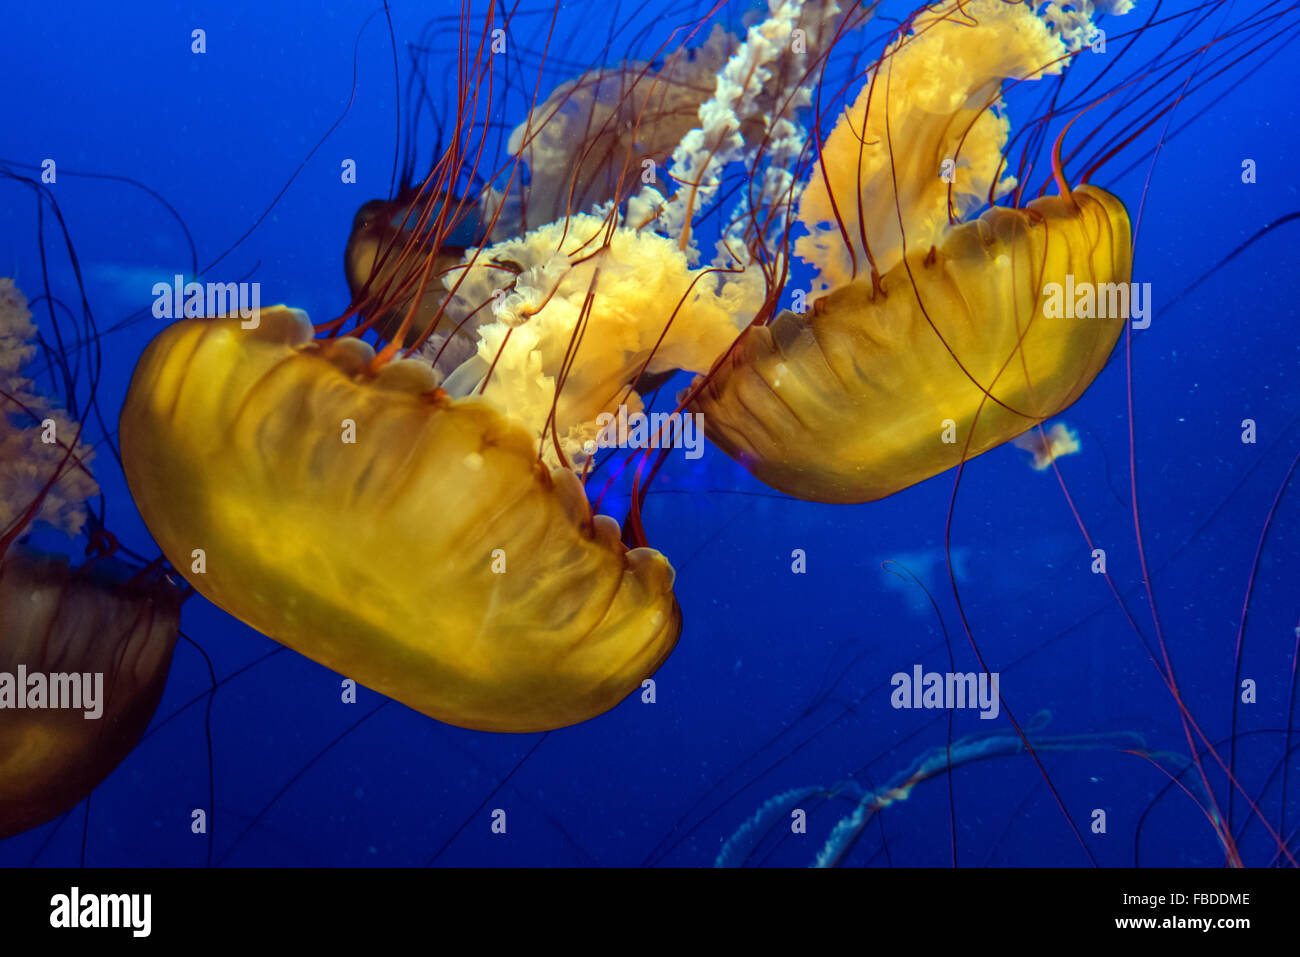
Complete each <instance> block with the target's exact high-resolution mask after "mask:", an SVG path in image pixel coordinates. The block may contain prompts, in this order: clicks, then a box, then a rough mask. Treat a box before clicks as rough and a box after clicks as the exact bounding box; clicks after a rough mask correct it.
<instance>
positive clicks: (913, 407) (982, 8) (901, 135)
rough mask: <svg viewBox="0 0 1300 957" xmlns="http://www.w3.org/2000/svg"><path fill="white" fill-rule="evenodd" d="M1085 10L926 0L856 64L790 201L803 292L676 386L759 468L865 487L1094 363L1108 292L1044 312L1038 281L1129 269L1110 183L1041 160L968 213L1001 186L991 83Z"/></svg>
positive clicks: (1100, 358) (1000, 420) (984, 427)
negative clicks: (1031, 190)
mask: <svg viewBox="0 0 1300 957" xmlns="http://www.w3.org/2000/svg"><path fill="white" fill-rule="evenodd" d="M1049 6H1051V5H1049ZM1054 17H1056V18H1059V19H1053V18H1054ZM1090 27H1091V23H1090V21H1088V19H1087V17H1086V15H1083V14H1062V13H1060V12H1059V11H1058V10H1056V8H1055V7H1054V6H1052V9H1051V10H1050V11H1048V13H1047V14H1045V15H1044V16H1043V17H1040V16H1038V15H1036V13H1035V11H1034V9H1033V8H1031V7H1030V6H1028V5H1025V4H1011V3H1003V2H1001V0H988V2H973V3H971V2H963V3H960V4H950V5H941V6H937V7H933V8H929V9H925V10H922V11H918V12H917V13H916V14H915V15H914V16H913V17H911V18H910V19H909V20H908V21H907V22H906V23H905V24H904V26H903V27H902V28H900V30H899V33H898V36H897V38H896V39H895V40H894V42H893V43H891V44H890V46H889V47H888V48H887V49H886V51H885V53H884V54H883V55H882V56H881V58H880V59H879V60H878V61H877V63H876V65H875V66H874V67H873V68H872V69H870V70H868V71H867V76H866V78H865V80H864V81H863V85H862V89H861V93H860V94H859V95H858V97H857V99H856V101H855V102H854V103H853V104H852V106H850V107H849V108H848V109H846V110H845V112H844V113H843V115H842V116H841V117H840V119H839V121H838V122H837V123H836V125H835V128H834V129H833V130H832V132H831V133H830V135H829V137H828V138H827V139H826V142H825V144H824V146H823V148H822V150H821V154H820V156H819V157H818V161H817V165H816V168H815V169H814V170H813V172H812V175H811V178H810V180H809V183H808V186H807V188H806V189H805V190H804V191H803V194H802V197H801V198H800V202H799V221H800V222H801V223H802V224H803V225H804V226H805V227H806V228H807V230H808V234H807V235H805V236H803V237H801V238H800V239H799V240H798V241H797V242H796V243H795V250H796V253H797V254H798V255H800V256H801V257H802V258H804V259H805V260H806V261H807V262H809V263H811V264H812V265H813V267H814V268H815V269H816V277H815V279H814V281H813V284H814V291H816V292H820V293H821V295H820V296H819V297H818V298H817V299H816V300H815V301H814V303H813V306H812V309H811V311H810V312H808V313H806V314H800V313H797V312H791V311H787V312H783V313H781V314H780V315H778V316H777V317H776V318H775V320H774V321H772V322H771V324H756V325H754V326H751V327H750V328H749V329H747V330H746V331H745V334H744V335H743V336H742V337H741V338H740V340H739V341H738V342H737V344H736V346H735V348H734V349H732V350H731V351H730V352H729V353H728V355H727V356H726V357H724V358H723V359H722V360H721V362H720V363H719V365H718V367H717V368H715V369H714V370H713V371H712V372H711V373H710V374H709V376H708V377H707V378H702V379H701V380H699V382H698V383H697V390H698V391H697V393H696V394H695V396H694V397H693V400H692V408H694V409H696V410H698V411H699V412H701V413H703V415H704V417H705V422H706V427H707V429H708V434H709V435H710V436H711V437H712V438H713V439H714V441H715V442H717V444H718V445H719V446H720V447H721V448H722V449H723V450H724V451H726V452H727V453H728V454H729V455H731V456H733V457H734V458H736V459H737V460H738V461H740V462H741V463H742V464H743V465H744V466H745V467H746V468H748V469H749V470H750V471H751V472H753V473H754V475H755V476H757V477H758V478H759V479H761V480H762V481H763V482H765V483H767V484H768V485H771V486H772V487H773V488H776V489H779V490H781V491H783V492H787V493H788V494H791V495H795V496H798V497H800V498H807V499H812V500H814V501H822V502H865V501H873V500H876V499H880V498H884V497H885V496H888V495H891V494H893V493H894V492H897V491H898V490H899V489H903V488H907V487H908V486H910V485H914V484H916V483H917V482H920V481H923V480H924V479H926V478H929V477H930V476H932V475H935V474H937V473H939V472H942V471H945V470H946V469H948V468H951V467H952V466H954V465H956V464H958V463H959V462H963V461H966V460H968V459H970V458H972V457H974V456H976V455H979V454H981V453H982V452H985V451H987V450H989V449H991V448H994V447H995V446H998V445H1001V444H1002V443H1004V442H1006V441H1008V440H1009V439H1011V438H1012V437H1014V436H1015V435H1018V434H1020V433H1021V432H1023V431H1025V428H1026V427H1027V426H1032V425H1035V424H1037V423H1038V422H1040V421H1042V420H1043V419H1044V418H1047V417H1049V416H1051V415H1054V414H1056V413H1057V412H1059V411H1061V410H1062V409H1064V408H1066V407H1067V406H1069V405H1070V404H1071V403H1073V402H1074V401H1075V400H1076V399H1077V398H1078V397H1079V396H1080V395H1081V394H1082V393H1083V391H1084V390H1085V389H1086V388H1087V387H1088V385H1089V384H1090V383H1091V382H1092V380H1093V379H1094V378H1095V377H1096V375H1097V374H1098V372H1100V371H1101V369H1102V367H1103V366H1104V365H1105V363H1106V361H1107V359H1108V358H1109V356H1110V352H1111V349H1112V347H1113V346H1114V344H1115V342H1116V340H1117V338H1118V337H1119V333H1120V330H1121V329H1122V328H1123V325H1124V321H1125V320H1126V319H1127V313H1125V312H1123V311H1122V310H1120V309H1118V308H1117V309H1115V310H1113V311H1111V312H1109V313H1107V314H1105V315H1104V316H1102V317H1097V318H1088V319H1078V318H1071V319H1070V320H1062V319H1059V318H1049V316H1050V315H1051V313H1050V311H1049V310H1047V309H1045V302H1044V299H1043V295H1042V290H1043V289H1044V288H1045V287H1046V286H1048V285H1049V284H1053V283H1056V284H1062V283H1065V282H1066V281H1067V277H1071V279H1072V281H1073V282H1077V283H1078V284H1079V287H1080V288H1083V287H1085V286H1087V287H1091V288H1095V289H1103V290H1120V289H1127V284H1128V283H1129V280H1130V273H1131V268H1132V255H1133V252H1132V237H1131V226H1130V223H1129V217H1128V212H1127V210H1126V209H1125V208H1124V205H1123V203H1122V202H1120V200H1119V199H1117V198H1116V197H1115V196H1113V195H1111V194H1110V193H1108V192H1106V191H1105V190H1101V189H1098V188H1095V187H1091V186H1086V185H1085V186H1075V187H1074V188H1071V187H1070V186H1069V184H1067V183H1066V182H1065V181H1064V179H1063V178H1059V177H1058V185H1059V188H1060V195H1058V196H1043V197H1039V198H1037V199H1034V200H1031V201H1030V202H1029V203H1028V204H1027V205H1026V206H1025V207H1024V208H1019V209H1011V208H1006V207H1002V206H993V207H992V208H990V209H988V210H987V211H985V212H984V213H982V214H981V215H979V216H978V217H977V218H973V219H972V218H969V217H970V214H971V213H972V211H974V210H977V209H978V208H979V207H980V206H981V205H983V204H984V203H986V202H990V201H992V200H995V199H997V198H999V197H1002V196H1005V195H1007V194H1008V193H1009V192H1011V190H1012V189H1013V188H1014V186H1015V181H1014V177H1010V176H1003V175H1002V171H1003V161H1002V150H1003V147H1004V145H1005V143H1006V141H1007V136H1008V132H1009V122H1008V120H1007V118H1006V116H1005V115H1003V113H1002V112H1001V109H1000V99H999V97H1000V89H1001V85H1002V83H1003V82H1004V80H1006V79H1015V80H1017V81H1025V80H1034V79H1037V78H1040V77H1042V76H1046V75H1050V74H1053V73H1059V72H1060V71H1061V70H1062V69H1064V68H1065V65H1066V62H1067V61H1068V60H1069V58H1070V56H1071V54H1073V53H1077V52H1078V50H1079V48H1080V43H1081V42H1082V41H1081V38H1082V37H1083V36H1085V35H1086V32H1087V31H1088V30H1089V29H1090Z"/></svg>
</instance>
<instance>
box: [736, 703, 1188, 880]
mask: <svg viewBox="0 0 1300 957" xmlns="http://www.w3.org/2000/svg"><path fill="white" fill-rule="evenodd" d="M1050 720H1051V715H1050V713H1048V712H1041V713H1039V714H1038V715H1035V716H1034V719H1033V720H1032V721H1031V722H1030V724H1029V726H1028V728H1027V729H1026V732H1027V733H1026V735H1024V736H1021V735H1020V734H1017V733H1016V732H1014V731H993V732H988V733H984V734H975V735H968V736H966V737H964V738H959V739H958V740H955V741H953V742H952V743H951V744H944V745H938V746H936V747H933V748H929V749H928V750H926V751H924V752H923V753H922V754H921V755H920V756H919V757H917V758H916V760H914V761H913V762H912V763H911V765H909V766H908V767H906V768H904V769H902V770H900V771H899V772H898V773H897V774H895V775H894V776H893V777H891V778H889V779H888V780H887V781H885V782H884V783H883V784H881V785H880V786H878V787H874V788H864V787H863V786H862V785H860V784H857V783H856V782H854V781H852V780H847V781H843V782H840V783H839V784H836V785H833V786H828V785H812V786H807V787H799V788H792V789H790V790H788V791H783V792H782V793H780V794H774V795H773V796H772V797H770V798H768V799H767V800H766V801H764V802H763V804H762V805H760V806H759V808H758V810H756V811H755V812H754V814H753V816H752V817H750V818H749V819H748V820H747V821H745V822H744V823H742V824H741V825H740V826H739V827H738V828H736V830H735V832H734V833H733V834H732V835H731V836H730V837H729V838H727V839H726V841H725V842H724V843H723V845H722V849H721V850H720V851H719V852H718V856H717V858H716V860H715V861H714V866H715V867H739V866H742V865H745V864H751V863H756V856H757V854H758V852H759V848H760V846H761V845H763V844H764V843H765V842H770V841H771V840H773V839H775V838H777V837H779V836H780V835H781V834H782V833H786V834H790V833H793V834H798V835H803V834H806V833H808V830H807V825H808V816H809V815H808V810H809V809H808V805H809V804H810V803H812V802H816V803H818V804H820V803H822V802H831V804H832V807H834V808H839V807H841V806H842V805H841V804H840V803H838V802H843V803H844V804H847V806H848V809H849V810H848V811H847V813H844V814H843V815H841V816H839V817H838V818H837V819H836V820H835V822H834V824H833V826H832V827H831V829H830V831H829V833H828V834H827V836H826V839H825V842H824V843H823V844H822V846H821V848H820V849H819V850H818V851H817V852H816V854H815V856H814V857H813V858H812V859H811V860H810V861H809V864H810V866H813V867H836V866H839V865H841V864H843V863H845V861H846V859H847V858H848V857H849V855H850V854H851V853H852V851H853V849H854V846H855V845H856V844H857V843H858V841H859V840H860V839H861V837H862V834H863V831H864V829H865V828H866V827H867V825H868V824H869V823H871V821H872V819H873V818H874V817H875V815H877V814H879V813H880V812H881V811H884V810H885V809H886V808H888V807H890V806H892V805H894V804H897V803H899V802H900V801H906V800H907V799H908V798H910V797H911V796H912V790H913V788H915V787H916V786H917V785H919V784H921V783H922V782H924V781H926V780H928V779H930V778H933V777H938V776H942V775H946V774H951V773H952V772H953V771H954V770H956V769H957V768H960V767H962V766H963V765H966V764H971V763H973V762H976V761H988V760H992V759H995V758H1006V757H1011V756H1014V755H1018V754H1025V753H1027V752H1028V751H1029V750H1030V749H1031V748H1032V749H1033V751H1034V752H1036V753H1039V754H1047V753H1050V752H1053V751H1069V752H1083V751H1126V752H1131V753H1135V754H1143V753H1145V752H1146V750H1147V748H1146V744H1145V742H1144V741H1143V740H1142V737H1141V735H1138V734H1135V733H1132V732H1111V733H1100V734H1076V735H1048V734H1044V733H1043V729H1044V728H1045V727H1046V726H1047V724H1048V722H1049V721H1050ZM1160 757H1161V758H1164V757H1165V756H1163V755H1162V756H1160ZM1173 758H1174V760H1175V761H1179V762H1180V763H1182V764H1184V765H1185V764H1188V763H1190V762H1188V761H1187V760H1186V759H1185V758H1180V757H1179V756H1177V755H1174V756H1173ZM758 860H761V858H759V859H758Z"/></svg>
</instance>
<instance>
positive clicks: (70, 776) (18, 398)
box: [0, 279, 180, 838]
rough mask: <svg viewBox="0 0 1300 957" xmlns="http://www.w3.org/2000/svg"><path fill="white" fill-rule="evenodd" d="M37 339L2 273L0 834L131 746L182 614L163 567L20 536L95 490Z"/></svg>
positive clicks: (83, 785)
mask: <svg viewBox="0 0 1300 957" xmlns="http://www.w3.org/2000/svg"><path fill="white" fill-rule="evenodd" d="M35 343H36V328H35V326H34V325H33V324H32V322H31V314H30V313H29V312H28V310H27V303H26V299H25V298H24V297H23V295H22V293H21V292H19V291H18V289H17V287H16V286H14V284H13V281H12V280H10V279H0V838H5V837H9V836H11V835H14V834H17V833H19V832H21V831H25V830H27V829H28V828H31V827H35V826H36V825H38V824H41V823H44V822H45V821H48V820H50V819H51V818H53V817H56V816H57V815H59V814H62V813H63V812H64V811H67V810H69V809H70V808H72V807H74V806H75V805H76V804H77V802H78V801H80V800H82V798H84V797H85V796H86V795H87V794H89V793H90V792H91V791H92V790H93V789H94V788H95V787H96V786H97V785H98V784H99V783H100V782H101V781H102V780H104V778H106V777H107V776H108V775H109V773H110V772H111V771H112V770H113V769H114V768H115V767H117V765H118V764H120V763H121V761H122V759H123V758H124V757H126V755H127V754H128V753H129V752H130V751H131V749H132V748H134V747H135V745H136V744H137V742H139V740H140V736H141V735H142V734H143V733H144V730H145V728H146V726H147V725H148V723H149V720H150V718H151V717H152V716H153V713H154V710H155V708H157V706H158V699H159V698H160V697H161V695H162V691H163V685H164V684H165V683H166V680H167V672H168V667H169V665H170V663H171V657H172V651H173V649H174V648H175V646H176V638H177V635H178V631H179V623H180V593H179V591H178V590H177V589H175V588H173V587H172V586H170V585H169V584H167V583H166V582H165V581H162V580H159V579H158V578H157V576H152V577H151V576H149V575H147V574H128V573H127V571H126V569H125V567H124V566H123V565H121V563H119V562H116V561H115V560H112V559H104V558H97V559H92V560H91V561H90V562H88V563H87V564H85V565H83V566H82V567H80V568H77V569H73V568H70V567H69V565H68V561H67V559H66V558H63V557H61V556H54V555H46V554H42V553H39V552H36V551H34V550H32V549H29V548H26V547H23V546H19V545H17V544H15V542H16V541H17V539H18V538H19V536H20V535H21V534H23V533H24V532H25V531H27V530H28V529H29V528H30V526H31V525H32V524H33V523H34V522H42V523H44V524H47V525H51V526H54V527H56V528H59V529H61V530H63V531H65V532H68V533H75V532H77V531H78V530H79V529H80V528H81V527H82V525H83V524H84V523H85V520H86V510H85V501H86V498H87V497H88V496H90V495H93V494H95V493H96V491H97V486H96V484H95V481H94V479H93V478H92V477H91V475H90V472H89V470H88V469H87V464H88V463H89V462H90V460H91V454H90V450H89V449H88V448H87V447H86V446H85V444H84V443H82V442H81V441H80V438H79V436H78V429H77V424H76V422H75V421H74V420H73V419H71V418H70V417H69V416H68V414H67V412H66V411H64V410H62V409H59V408H57V407H55V405H54V403H53V402H52V401H50V400H49V399H48V398H47V397H45V396H43V395H41V394H40V393H38V392H37V391H35V389H34V388H33V386H32V383H31V382H30V381H28V380H27V379H25V378H23V377H22V369H23V367H24V365H25V364H26V363H27V362H28V361H29V360H30V359H31V358H32V356H33V355H34V353H35V348H36V346H35Z"/></svg>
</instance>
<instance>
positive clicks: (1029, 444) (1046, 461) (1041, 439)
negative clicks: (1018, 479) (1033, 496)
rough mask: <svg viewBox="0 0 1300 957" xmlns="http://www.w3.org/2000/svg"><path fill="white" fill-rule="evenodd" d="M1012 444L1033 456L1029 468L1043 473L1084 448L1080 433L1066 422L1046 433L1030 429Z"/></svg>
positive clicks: (1059, 423) (1054, 426) (1058, 423)
mask: <svg viewBox="0 0 1300 957" xmlns="http://www.w3.org/2000/svg"><path fill="white" fill-rule="evenodd" d="M1011 444H1012V445H1014V446H1015V447H1016V448H1018V449H1023V450H1024V451H1026V452H1028V453H1030V455H1032V456H1033V458H1032V459H1031V460H1030V462H1029V467H1030V468H1032V469H1033V470H1034V471H1035V472H1042V471H1043V470H1044V469H1046V468H1048V467H1049V466H1050V465H1051V464H1052V463H1053V462H1055V461H1056V460H1057V459H1059V458H1060V457H1061V456H1063V455H1073V454H1074V453H1076V452H1078V451H1079V450H1080V449H1081V448H1082V446H1081V445H1080V444H1079V433H1078V432H1076V431H1074V429H1072V428H1070V427H1069V426H1068V425H1066V424H1065V423H1064V422H1057V423H1056V424H1055V425H1053V426H1052V427H1051V428H1050V429H1047V430H1046V431H1041V430H1040V429H1038V428H1033V429H1030V430H1029V431H1028V432H1026V433H1025V434H1024V435H1018V436H1016V437H1015V438H1014V439H1013V440H1012V442H1011Z"/></svg>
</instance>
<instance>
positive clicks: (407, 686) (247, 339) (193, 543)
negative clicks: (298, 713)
mask: <svg viewBox="0 0 1300 957" xmlns="http://www.w3.org/2000/svg"><path fill="white" fill-rule="evenodd" d="M374 358H375V356H374V353H373V351H372V350H371V349H370V347H369V346H367V345H366V344H364V343H362V342H361V341H360V340H358V339H353V338H343V339H337V340H329V341H317V340H314V339H313V338H312V326H311V324H310V323H309V322H308V321H307V319H306V317H305V316H304V315H303V314H302V313H300V312H297V311H295V310H291V309H286V308H283V307H275V308H271V309H264V310H262V312H261V316H260V323H259V325H258V327H257V328H256V329H253V330H245V329H242V328H240V322H239V321H238V320H210V321H209V320H186V321H184V322H180V323H176V324H174V325H172V326H170V327H169V328H167V329H166V330H164V331H163V333H162V334H160V335H159V336H158V337H157V338H156V339H155V340H154V341H153V342H152V343H151V344H150V346H149V347H148V349H147V350H146V352H145V354H144V356H143V357H142V358H141V360H140V363H139V365H138V367H137V368H136V371H135V375H134V378H133V379H132V382H131V388H130V392H129V394H128V396H127V400H126V403H125V405H124V407H123V410H122V416H121V442H122V457H123V462H124V465H125V470H126V477H127V481H128V484H129V485H130V488H131V492H132V494H133V496H134V497H135V500H136V502H137V504H138V505H139V508H140V511H141V514H142V515H143V517H144V519H145V522H146V523H147V524H148V526H149V529H150V531H151V532H152V533H153V535H154V538H155V539H156V540H157V542H158V544H159V545H160V546H161V547H162V549H163V552H164V553H165V554H166V555H167V556H169V557H170V558H171V559H172V561H173V562H174V563H175V564H176V566H177V568H178V569H179V570H180V571H181V572H182V574H184V575H185V577H186V578H187V579H188V580H189V581H190V583H191V584H193V585H194V587H195V588H196V589H197V590H198V591H199V592H200V593H202V594H203V595H204V596H206V597H207V598H209V599H210V600H212V601H213V602H215V603H216V604H218V605H220V606H221V607H223V608H225V609H226V610H228V611H230V612H231V613H232V614H234V615H236V616H237V617H239V618H240V619H242V620H243V621H245V622H247V623H248V624H250V625H251V626H253V627H254V628H257V629H258V630H260V631H262V632H264V633H265V634H267V635H270V636H271V637H273V638H275V639H276V640H277V641H280V642H282V643H284V644H286V645H288V646H289V647H291V648H294V649H296V650H298V651H300V652H302V653H303V654H305V655H307V656H309V657H311V658H314V659H315V660H317V661H319V662H321V663H322V664H325V665H327V666H329V667H331V668H333V669H335V670H336V671H339V672H341V673H342V674H344V675H346V676H347V677H350V678H355V679H356V680H358V681H361V682H362V683H364V684H366V685H368V686H370V687H372V688H374V689H376V690H378V691H381V692H383V693H385V694H387V695H389V696H391V697H394V698H397V699H398V700H399V701H402V702H404V703H405V704H408V705H410V706H411V707H413V708H416V709H418V710H420V711H423V712H424V713H425V714H428V715H430V716H432V717H435V718H438V719H439V720H442V721H446V722H448V723H451V724H456V725H460V726H463V727H469V728H477V729H481V730H490V731H520V732H522V731H539V730H545V729H549V728H555V727H560V726H563V725H568V724H573V723H575V722H578V721H582V720H584V719H586V718H590V717H592V716H593V715H596V714H599V713H601V712H602V711H605V710H607V709H609V708H611V707H613V706H614V705H615V704H617V703H618V702H619V701H620V700H621V699H622V698H624V697H625V696H626V695H627V694H628V693H629V692H630V691H631V690H633V689H634V688H636V687H638V686H639V685H640V683H641V681H642V680H644V679H645V678H646V677H647V676H649V675H650V674H652V673H653V672H654V671H655V669H656V668H658V666H659V665H660V664H661V663H662V662H663V660H664V659H665V658H666V657H667V655H668V653H669V652H670V651H671V650H672V648H673V645H674V643H675V642H676V640H677V636H678V633H679V631H680V629H681V612H680V610H679V608H678V606H677V602H676V600H675V599H674V597H673V593H672V581H673V572H672V568H671V566H669V564H668V563H667V561H666V560H665V559H664V558H663V556H662V555H660V554H659V553H658V552H656V551H653V550H652V549H649V548H634V549H630V550H629V549H627V548H625V547H624V545H623V544H622V542H621V541H620V540H619V528H618V523H617V522H615V521H614V520H613V519H610V518H608V517H605V516H599V515H597V516H593V515H592V514H591V511H590V508H589V506H588V504H587V500H586V497H585V495H584V492H583V489H582V487H581V485H580V483H579V481H578V479H577V477H576V476H575V475H574V474H573V472H572V471H570V470H568V469H565V468H559V467H557V468H550V467H548V466H547V465H545V464H543V463H542V462H540V461H539V456H538V451H537V445H536V442H535V441H534V439H533V437H532V436H531V435H530V434H529V433H528V432H527V431H526V430H525V429H524V428H522V427H521V426H520V425H518V424H517V423H515V422H512V421H511V420H510V419H508V418H507V417H506V416H503V415H502V414H501V413H500V412H499V411H497V409H496V408H494V407H493V405H492V404H491V403H490V402H489V401H487V400H485V399H482V398H478V397H475V396H467V397H464V398H458V399H457V398H451V397H450V396H448V394H447V393H446V392H445V391H442V390H440V389H438V388H437V387H436V384H435V380H434V375H433V370H432V369H431V367H430V366H429V365H428V364H427V363H422V362H419V361H417V360H396V361H393V362H389V363H387V364H385V365H383V366H381V367H379V368H378V370H377V371H372V367H373V365H374V362H373V360H374Z"/></svg>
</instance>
